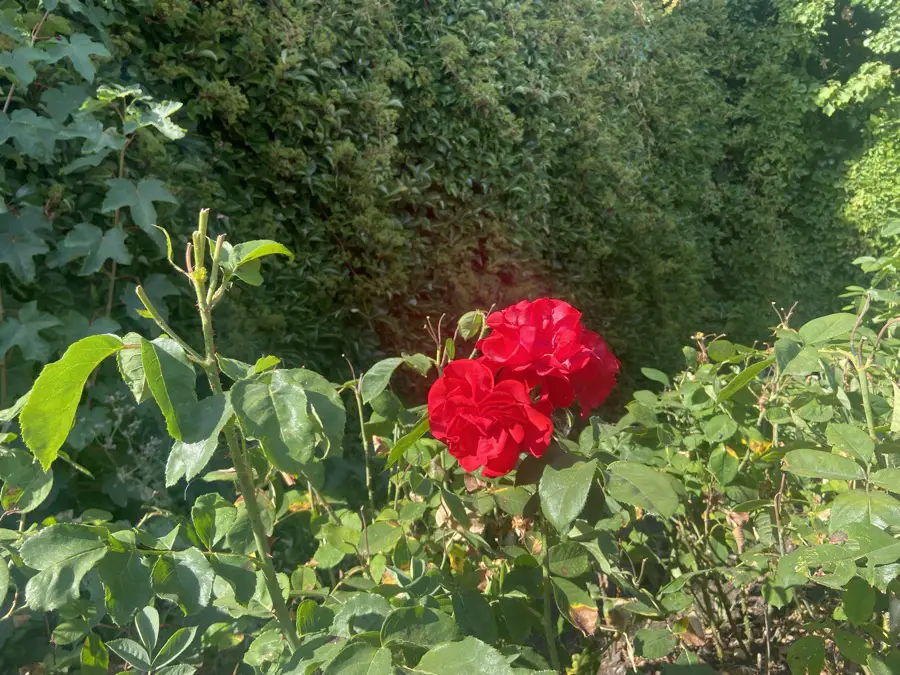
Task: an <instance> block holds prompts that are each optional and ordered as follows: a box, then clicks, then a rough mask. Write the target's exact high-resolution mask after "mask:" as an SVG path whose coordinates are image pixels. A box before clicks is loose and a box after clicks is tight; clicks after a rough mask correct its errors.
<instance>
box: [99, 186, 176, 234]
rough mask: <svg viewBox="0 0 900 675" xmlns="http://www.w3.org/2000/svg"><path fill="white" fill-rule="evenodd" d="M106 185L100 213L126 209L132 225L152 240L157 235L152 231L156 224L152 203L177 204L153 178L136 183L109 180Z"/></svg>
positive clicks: (170, 194)
mask: <svg viewBox="0 0 900 675" xmlns="http://www.w3.org/2000/svg"><path fill="white" fill-rule="evenodd" d="M106 184H107V185H108V186H109V191H108V192H107V193H106V197H105V198H104V200H103V205H102V206H101V207H100V211H101V213H109V212H111V211H115V210H116V209H122V208H125V207H128V209H129V211H130V212H131V219H132V220H133V221H134V224H135V225H137V226H138V227H140V228H141V229H142V230H144V232H146V233H147V234H148V235H150V236H151V237H152V238H153V239H154V240H155V239H156V237H157V236H158V234H157V232H156V231H155V230H154V229H153V226H154V225H155V224H156V208H155V207H154V206H153V203H154V202H167V203H169V204H177V203H178V200H177V199H175V197H174V196H173V195H172V193H171V192H169V191H168V190H167V189H166V187H165V185H164V184H163V182H162V181H161V180H157V179H155V178H142V179H141V180H140V182H138V183H135V182H134V181H130V180H128V179H126V178H111V179H109V180H107V181H106Z"/></svg>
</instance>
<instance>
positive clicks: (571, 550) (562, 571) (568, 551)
mask: <svg viewBox="0 0 900 675" xmlns="http://www.w3.org/2000/svg"><path fill="white" fill-rule="evenodd" d="M548 554H549V556H550V561H549V564H550V572H551V573H552V574H555V575H556V576H559V577H565V578H567V579H574V578H576V577H580V576H581V575H583V574H586V573H587V572H588V571H589V570H590V562H589V561H588V556H587V551H586V550H585V548H584V547H583V546H582V545H581V544H578V543H575V542H571V541H570V542H564V543H562V544H557V545H556V546H553V547H551V548H550V551H549V552H548Z"/></svg>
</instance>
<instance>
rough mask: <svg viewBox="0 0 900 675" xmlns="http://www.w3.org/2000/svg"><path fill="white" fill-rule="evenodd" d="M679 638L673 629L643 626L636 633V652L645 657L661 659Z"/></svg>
mask: <svg viewBox="0 0 900 675" xmlns="http://www.w3.org/2000/svg"><path fill="white" fill-rule="evenodd" d="M677 643H678V638H677V637H675V635H673V634H672V632H671V631H668V630H662V629H659V628H642V629H641V630H639V631H638V632H637V633H635V635H634V653H635V654H637V655H638V656H643V657H644V658H645V659H661V658H663V657H665V656H668V655H669V654H670V653H671V651H672V650H673V649H675V645H676V644H677Z"/></svg>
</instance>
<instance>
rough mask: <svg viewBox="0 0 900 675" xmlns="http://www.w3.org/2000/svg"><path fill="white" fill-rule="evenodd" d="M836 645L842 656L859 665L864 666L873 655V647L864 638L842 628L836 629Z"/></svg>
mask: <svg viewBox="0 0 900 675" xmlns="http://www.w3.org/2000/svg"><path fill="white" fill-rule="evenodd" d="M834 644H835V645H836V646H837V648H838V649H839V650H840V652H841V656H843V657H844V658H845V659H847V660H848V661H852V662H853V663H857V664H859V665H864V664H865V663H866V661H868V659H869V655H870V654H871V653H872V645H870V644H869V643H868V642H867V641H866V639H865V638H864V637H862V636H861V635H857V634H856V633H851V632H850V631H846V630H842V629H841V628H835V629H834Z"/></svg>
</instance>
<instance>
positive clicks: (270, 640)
mask: <svg viewBox="0 0 900 675" xmlns="http://www.w3.org/2000/svg"><path fill="white" fill-rule="evenodd" d="M284 646H285V645H284V638H283V637H282V636H281V632H280V631H278V630H275V629H272V630H267V631H264V632H262V633H260V634H259V635H258V636H257V637H256V638H255V639H254V640H253V642H251V643H250V648H249V649H248V650H247V653H246V654H244V663H246V664H247V665H249V666H254V667H256V668H259V667H260V666H262V665H263V664H264V663H267V662H270V661H277V660H278V658H279V657H280V656H281V653H282V652H283V651H284Z"/></svg>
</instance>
